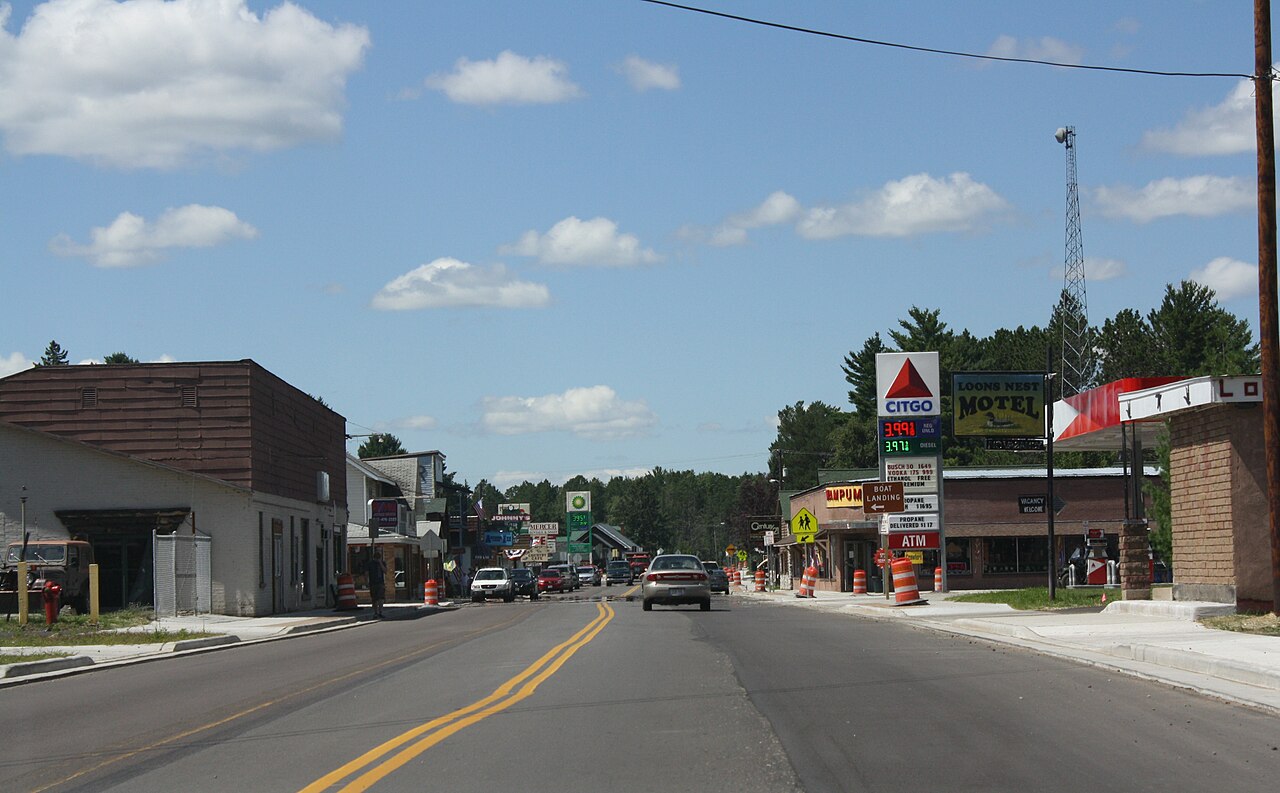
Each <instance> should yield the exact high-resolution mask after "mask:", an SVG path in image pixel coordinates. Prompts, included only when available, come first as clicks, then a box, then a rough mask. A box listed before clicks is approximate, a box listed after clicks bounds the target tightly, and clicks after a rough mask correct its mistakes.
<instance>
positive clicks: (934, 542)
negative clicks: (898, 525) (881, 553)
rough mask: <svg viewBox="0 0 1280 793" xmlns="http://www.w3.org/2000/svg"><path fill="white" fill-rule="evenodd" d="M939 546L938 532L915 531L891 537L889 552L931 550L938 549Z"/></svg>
mask: <svg viewBox="0 0 1280 793" xmlns="http://www.w3.org/2000/svg"><path fill="white" fill-rule="evenodd" d="M938 545H939V542H938V532H936V531H913V532H902V533H899V534H890V535H889V550H892V551H903V550H910V549H925V550H929V549H933V548H937V547H938Z"/></svg>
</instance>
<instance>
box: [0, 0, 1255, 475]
mask: <svg viewBox="0 0 1280 793" xmlns="http://www.w3.org/2000/svg"><path fill="white" fill-rule="evenodd" d="M703 5H704V7H707V8H712V9H716V10H722V11H726V12H731V13H734V14H739V15H744V16H751V17H758V18H761V19H768V20H771V21H775V22H779V23H783V24H787V25H793V26H797V27H805V28H814V29H820V30H825V31H829V32H833V33H838V34H842V35H847V36H854V37H860V38H867V39H875V40H880V41H888V42H896V43H901V44H909V45H914V46H920V47H929V48H936V49H944V50H956V51H964V52H971V53H977V54H992V55H1001V56H1008V57H1018V58H1029V59H1041V60H1050V61H1054V62H1059V63H1078V64H1094V65H1105V66H1117V67H1123V68H1132V69H1148V70H1162V71H1179V72H1224V73H1233V74H1248V73H1250V72H1251V71H1252V68H1253V67H1252V63H1253V20H1252V4H1251V3H1250V2H1247V0H1231V2H1176V1H1171V0H1166V1H1165V2H1114V1H1113V2H1087V1H1086V2H1076V3H1070V4H1064V3H1014V2H976V1H975V2H965V3H941V2H906V3H882V2H853V1H852V0H841V1H840V2H805V3H791V2H778V1H777V0H773V1H766V0H759V1H757V2H732V3H730V2H724V1H723V0H721V1H720V2H708V3H705V4H703ZM4 9H5V13H4V16H3V23H4V24H3V31H2V35H0V144H2V146H0V180H3V188H0V218H2V219H3V220H2V222H0V279H2V282H3V284H4V290H3V294H4V303H5V306H4V310H3V311H2V312H0V374H10V373H12V372H15V371H19V370H21V369H23V368H25V367H27V366H29V365H30V363H31V362H32V361H34V360H38V359H39V357H40V355H41V354H42V353H43V351H44V348H45V346H46V345H47V344H48V342H49V340H50V339H57V340H58V342H59V343H60V344H61V345H62V346H63V347H64V348H66V349H67V350H68V351H69V353H70V356H71V360H72V362H85V361H90V360H101V359H102V357H103V356H105V355H108V354H110V353H113V352H117V351H124V352H127V353H128V354H130V355H132V356H134V357H135V358H138V359H141V360H143V361H167V360H235V359H241V358H252V359H254V360H256V361H258V362H259V363H260V364H262V365H263V366H265V367H266V368H268V369H269V370H271V371H272V372H274V373H275V374H277V375H279V376H280V377H283V378H284V379H286V380H287V381H289V382H291V383H293V384H294V385H296V386H298V387H299V388H302V389H303V390H305V391H307V392H308V393H312V394H316V395H319V396H322V397H323V398H324V399H325V401H326V402H328V403H329V404H330V405H331V406H332V407H333V408H334V409H335V410H337V411H338V412H339V413H341V414H343V415H344V416H345V417H346V418H347V420H348V421H349V425H348V431H349V432H351V433H353V434H359V433H367V432H371V431H386V432H392V433H394V434H395V435H397V436H398V437H400V438H401V440H402V441H403V442H404V444H405V445H406V447H408V448H409V449H410V450H427V449H439V450H441V451H443V452H444V453H445V454H446V455H447V458H448V462H447V464H448V467H449V469H450V470H453V471H455V472H457V474H458V476H459V478H460V479H465V480H467V481H470V482H471V483H472V484H474V483H475V482H477V481H479V480H480V479H481V478H486V479H489V480H490V481H493V482H495V483H496V484H498V485H499V486H500V487H505V486H507V485H510V484H512V483H515V482H519V481H521V480H523V479H525V478H530V479H534V480H540V479H542V478H543V477H547V478H550V479H551V480H552V481H553V482H559V481H563V480H564V479H565V478H566V477H568V476H571V475H573V474H577V473H585V474H588V475H598V476H600V477H602V478H607V477H609V476H611V475H614V474H637V473H641V472H643V471H645V470H648V469H650V468H652V467H653V466H663V467H666V468H676V469H686V468H692V469H695V470H714V471H722V472H725V473H741V472H744V471H763V470H765V467H766V465H767V448H768V445H769V443H770V442H771V441H772V439H773V437H774V433H775V426H776V424H775V422H776V413H777V411H778V410H779V409H780V408H782V407H783V406H785V405H788V404H792V403H794V402H796V401H799V400H804V401H806V402H809V401H814V400H823V401H826V402H828V403H830V404H833V405H838V406H845V405H846V393H847V384H846V383H845V382H844V379H843V375H842V373H841V370H840V364H841V361H842V359H843V356H844V355H845V354H847V353H848V352H849V351H850V350H853V349H857V348H859V347H860V346H861V345H862V342H863V341H864V340H865V339H866V338H867V337H868V336H870V335H871V334H872V333H875V332H877V331H878V332H881V333H882V334H883V333H884V332H885V331H886V330H888V329H890V328H892V327H894V326H895V325H896V322H897V320H898V319H899V318H900V317H903V316H905V315H906V312H907V310H908V309H909V308H910V307H911V306H913V305H918V306H921V307H924V308H931V309H932V308H937V309H941V312H942V318H943V320H945V321H946V322H947V323H948V324H949V325H950V326H951V327H952V328H953V329H956V330H960V329H963V328H968V329H969V330H970V331H972V332H974V333H975V334H979V335H985V334H987V333H990V332H991V331H992V330H994V329H996V328H999V327H1015V326H1017V325H1033V324H1038V325H1043V324H1044V323H1045V321H1046V320H1047V318H1048V315H1049V313H1050V310H1051V308H1052V305H1053V303H1054V302H1055V300H1056V298H1057V295H1058V292H1059V290H1060V289H1061V287H1062V259H1063V250H1064V228H1065V219H1064V216H1065V197H1066V185H1065V152H1064V149H1063V147H1062V146H1061V145H1060V144H1059V143H1057V142H1056V141H1055V140H1054V131H1055V130H1056V129H1057V128H1058V127H1061V126H1064V125H1071V126H1074V127H1075V128H1076V132H1077V144H1078V149H1077V151H1078V157H1079V183H1080V198H1081V207H1082V214H1083V229H1084V231H1083V239H1084V252H1085V257H1086V272H1087V277H1088V301H1089V313H1090V319H1091V321H1093V322H1095V323H1098V324H1101V322H1102V321H1103V320H1104V319H1106V318H1108V317H1111V316H1114V315H1115V313H1116V312H1117V311H1119V310H1121V309H1123V308H1136V309H1138V310H1140V311H1142V312H1144V313H1145V312H1146V311H1147V310H1149V309H1150V308H1152V307H1153V306H1155V305H1156V304H1157V303H1158V301H1159V299H1160V296H1161V294H1162V292H1163V289H1164V285H1165V284H1166V283H1170V282H1174V283H1176V282H1178V281H1180V280H1182V279H1186V278H1191V279H1194V280H1198V281H1201V282H1203V283H1206V284H1208V285H1210V286H1213V287H1214V288H1215V289H1217V290H1218V291H1219V295H1220V299H1221V302H1222V304H1223V305H1224V306H1225V307H1226V308H1227V309H1229V310H1231V311H1233V312H1234V313H1236V314H1237V315H1239V316H1242V317H1245V318H1247V319H1248V320H1249V321H1250V323H1251V325H1254V326H1256V321H1257V313H1258V306H1257V282H1256V277H1257V276H1256V261H1257V254H1256V246H1257V242H1256V221H1255V215H1254V202H1255V195H1254V193H1255V190H1254V183H1255V176H1254V173H1255V171H1254V151H1253V149H1254V142H1253V141H1254V139H1253V115H1252V114H1253V100H1252V93H1251V86H1250V85H1249V83H1248V82H1247V81H1245V80H1242V79H1238V78H1223V77H1213V78H1187V77H1156V76H1144V75H1135V74H1119V73H1108V72H1098V71H1084V70H1074V69H1065V68H1059V67H1052V66H1041V65H1030V64H1015V63H996V62H990V61H979V60H974V59H965V58H957V57H950V56H942V55H934V54H926V53H921V52H912V51H907V50H903V49H898V48H889V47H881V46H874V45H869V44H861V43H852V42H847V41H838V40H833V39H829V38H818V37H814V36H809V35H803V34H800V33H795V32H789V31H785V30H778V29H771V28H766V27H761V26H756V25H750V24H744V23H742V22H736V21H731V20H727V19H718V18H713V17H709V16H706V15H700V14H694V13H690V12H688V11H681V10H675V9H671V8H665V7H661V6H657V5H653V4H649V3H644V2H640V0H607V1H606V0H563V1H561V0H542V1H540V2H499V1H497V0H493V1H488V0H487V1H486V2H472V1H470V0H466V1H464V0H433V1H432V2H416V1H415V2H408V1H405V2H394V1H393V0H379V2H376V3H351V2H300V3H296V4H279V3H276V2H245V1H243V0H219V1H216V2H215V1H214V0H202V1H197V0H177V1H175V2H168V3H160V2H127V3H114V2H108V0H74V1H64V2H50V3H28V2H13V3H8V4H5V5H4ZM351 448H352V450H354V448H355V443H353V444H352V446H351Z"/></svg>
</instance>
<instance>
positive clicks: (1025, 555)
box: [948, 537, 1049, 574]
mask: <svg viewBox="0 0 1280 793" xmlns="http://www.w3.org/2000/svg"><path fill="white" fill-rule="evenodd" d="M949 545H950V543H948V546H949ZM1048 570H1049V540H1048V538H1046V537H992V538H991V539H989V540H987V555H986V563H985V564H984V565H983V567H982V572H983V573H984V574H992V573H996V574H998V573H1044V572H1047V571H1048Z"/></svg>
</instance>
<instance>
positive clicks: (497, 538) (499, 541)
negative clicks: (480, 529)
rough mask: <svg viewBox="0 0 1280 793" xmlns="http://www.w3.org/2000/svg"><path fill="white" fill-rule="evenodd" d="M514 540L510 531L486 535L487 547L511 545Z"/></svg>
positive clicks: (486, 533) (485, 542)
mask: <svg viewBox="0 0 1280 793" xmlns="http://www.w3.org/2000/svg"><path fill="white" fill-rule="evenodd" d="M514 539H515V538H514V537H513V536H512V534H511V532H509V531H486V532H485V533H484V544H485V545H499V546H502V545H510V544H511V543H512V542H513V541H514Z"/></svg>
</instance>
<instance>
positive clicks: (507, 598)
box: [502, 595, 516, 603]
mask: <svg viewBox="0 0 1280 793" xmlns="http://www.w3.org/2000/svg"><path fill="white" fill-rule="evenodd" d="M515 599H516V596H515V595H503V596H502V602H503V603H510V602H511V601H513V600H515Z"/></svg>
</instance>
